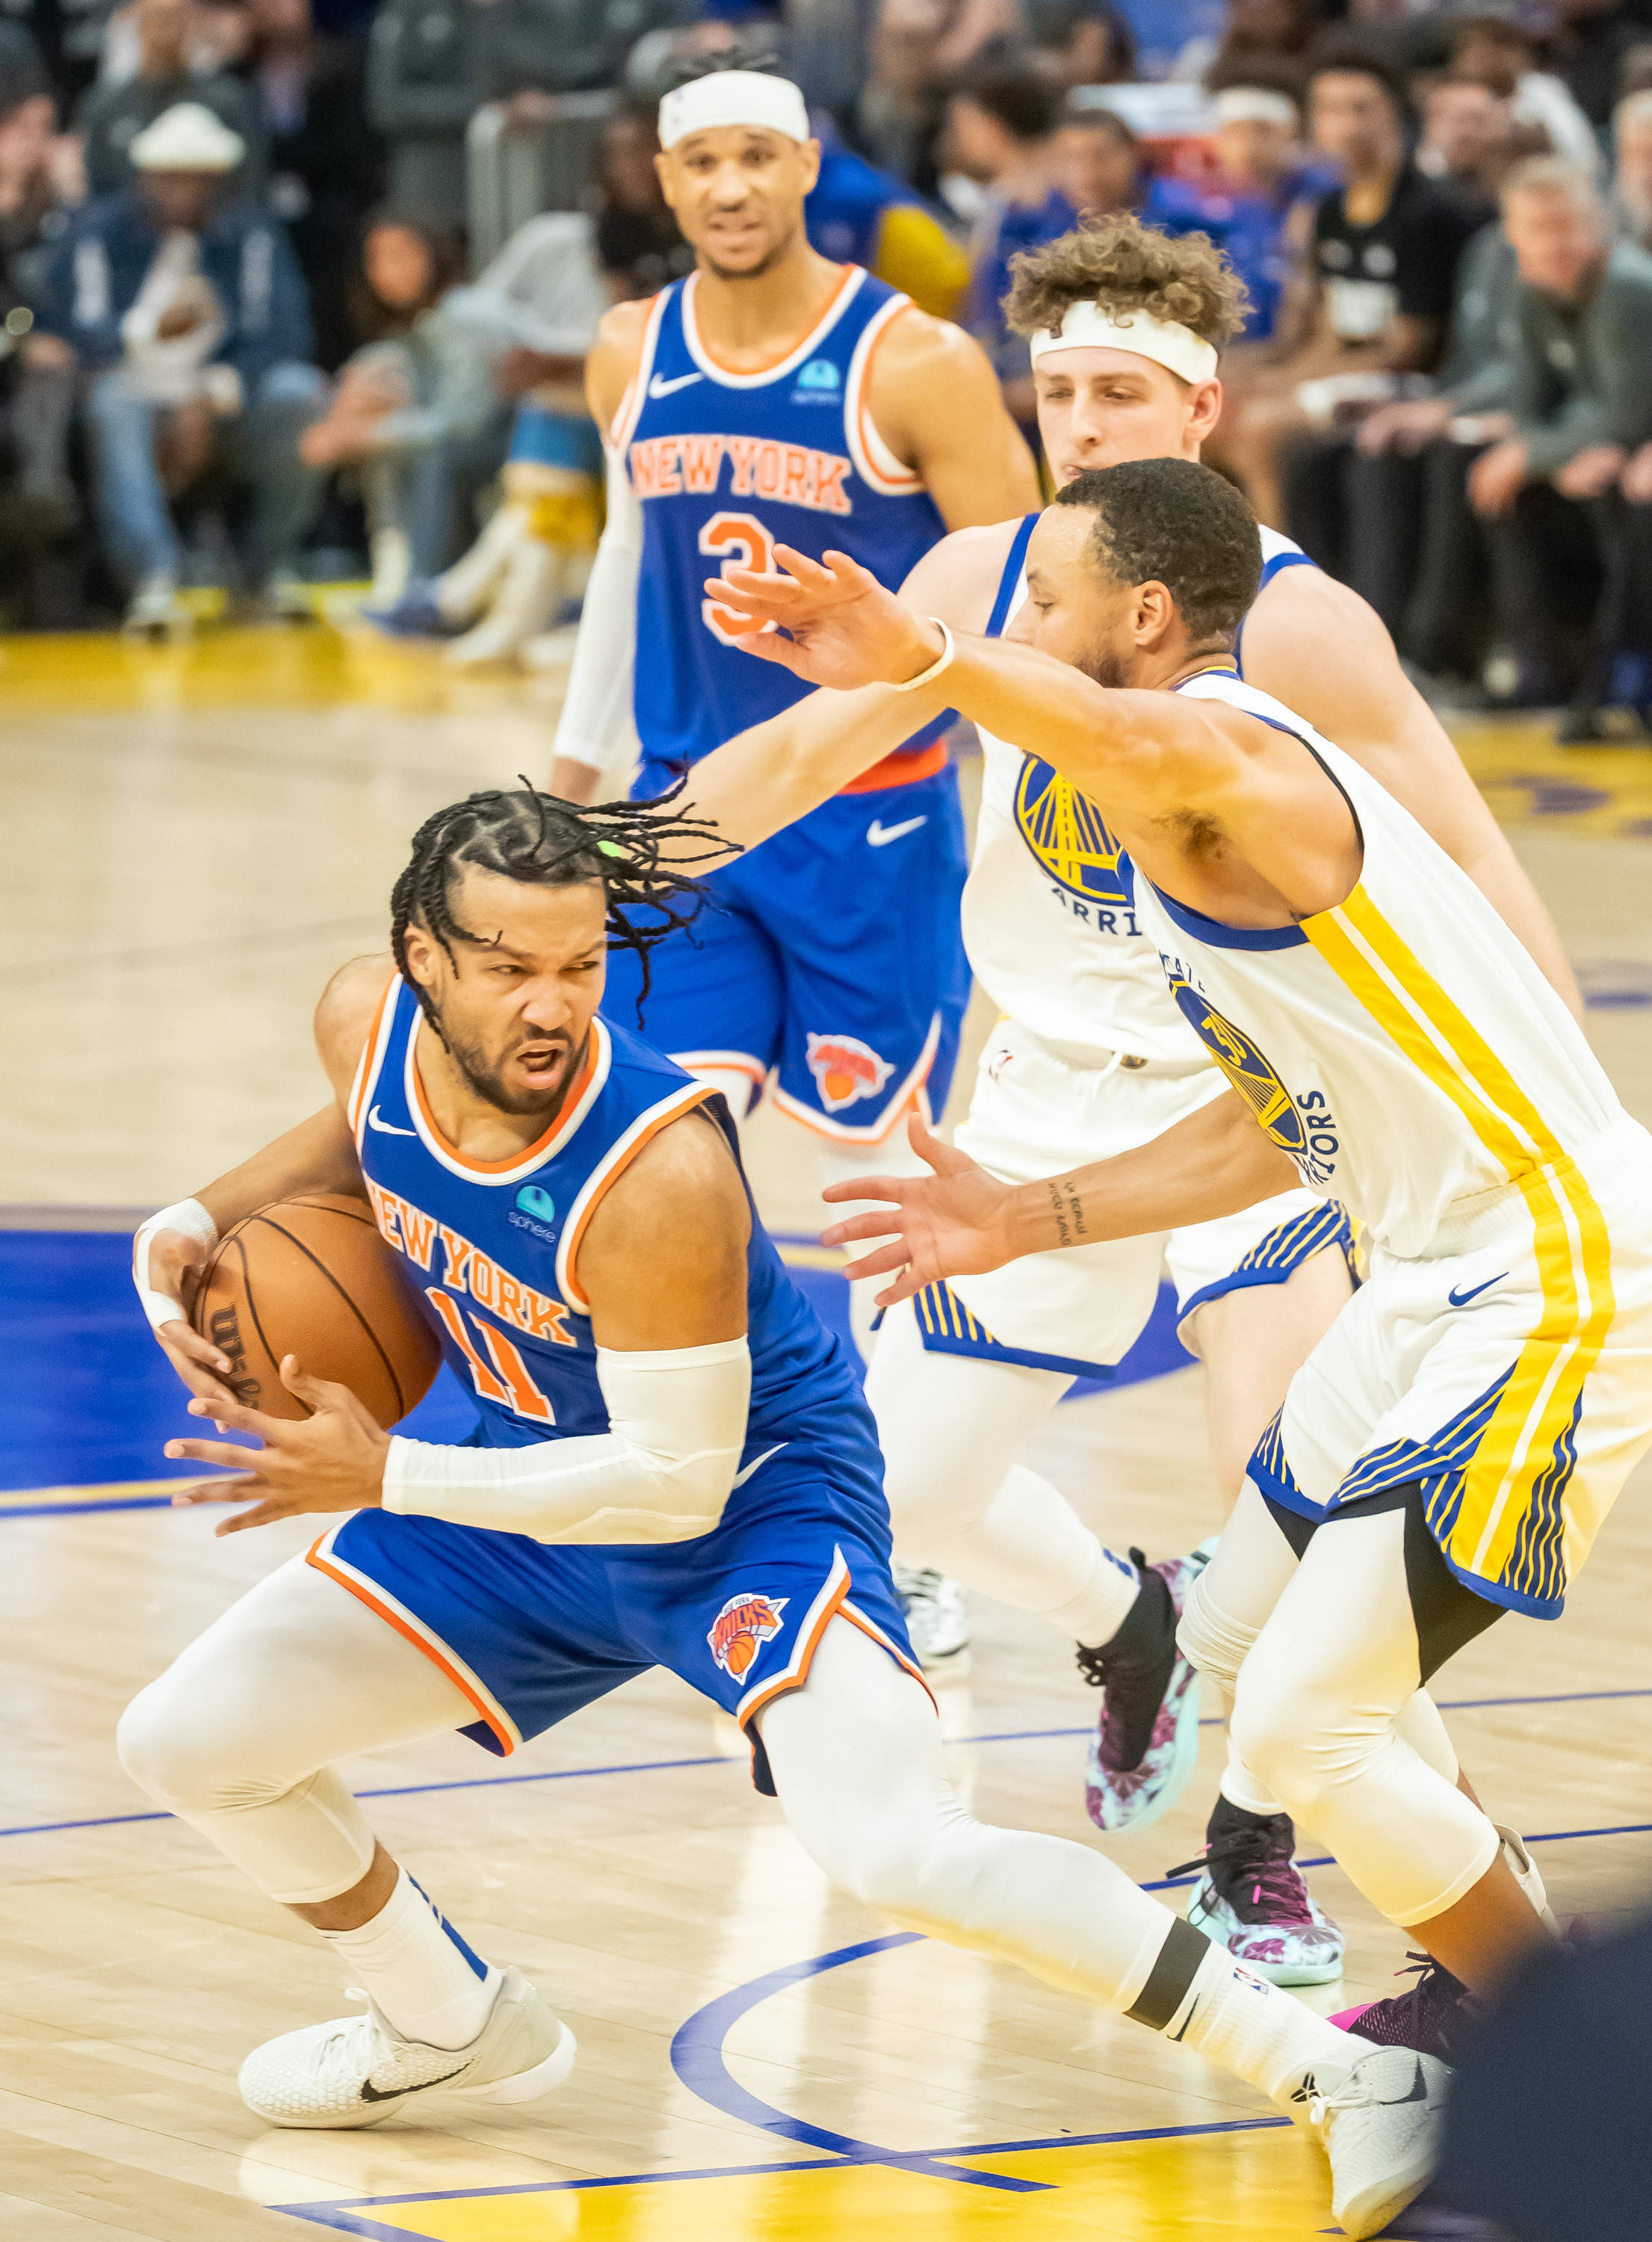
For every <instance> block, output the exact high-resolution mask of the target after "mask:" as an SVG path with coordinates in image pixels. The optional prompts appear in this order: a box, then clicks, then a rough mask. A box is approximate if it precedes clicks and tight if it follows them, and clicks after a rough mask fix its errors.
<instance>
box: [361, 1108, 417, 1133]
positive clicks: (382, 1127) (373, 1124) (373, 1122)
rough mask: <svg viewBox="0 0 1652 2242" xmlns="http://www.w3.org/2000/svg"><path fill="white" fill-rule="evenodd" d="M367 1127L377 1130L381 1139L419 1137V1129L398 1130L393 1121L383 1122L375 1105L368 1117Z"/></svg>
mask: <svg viewBox="0 0 1652 2242" xmlns="http://www.w3.org/2000/svg"><path fill="white" fill-rule="evenodd" d="M367 1126H368V1127H369V1128H370V1129H377V1130H378V1133H379V1135H380V1136H381V1137H417V1136H418V1130H417V1129H398V1127H397V1126H396V1124H395V1123H394V1122H393V1121H381V1120H380V1119H379V1118H378V1106H377V1105H374V1106H373V1108H372V1109H371V1111H370V1112H369V1114H368V1116H367Z"/></svg>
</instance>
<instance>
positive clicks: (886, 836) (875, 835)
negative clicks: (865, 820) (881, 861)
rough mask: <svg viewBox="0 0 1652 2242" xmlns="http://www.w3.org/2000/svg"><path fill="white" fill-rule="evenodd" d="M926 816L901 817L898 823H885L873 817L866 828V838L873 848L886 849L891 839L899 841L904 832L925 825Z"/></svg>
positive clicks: (914, 830) (912, 830)
mask: <svg viewBox="0 0 1652 2242" xmlns="http://www.w3.org/2000/svg"><path fill="white" fill-rule="evenodd" d="M928 822H929V819H928V816H922V817H906V818H903V819H902V820H901V822H900V824H899V825H886V824H885V823H884V822H883V821H882V819H881V818H877V817H874V818H873V821H872V822H871V824H870V825H868V826H867V828H866V838H867V840H868V841H870V842H871V843H872V845H873V848H874V849H886V848H887V847H888V846H889V843H890V842H892V841H899V840H900V837H901V836H902V834H904V833H915V832H916V831H917V830H918V828H919V827H920V825H927V824H928Z"/></svg>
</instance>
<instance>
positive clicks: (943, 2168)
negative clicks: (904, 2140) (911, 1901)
mask: <svg viewBox="0 0 1652 2242" xmlns="http://www.w3.org/2000/svg"><path fill="white" fill-rule="evenodd" d="M919 1941H920V1933H919V1932H917V1931H915V1930H897V1931H893V1932H891V1933H890V1934H889V1935H888V1936H887V1937H883V1938H867V1939H863V1940H862V1941H861V1942H860V1943H859V1945H856V1946H839V1948H837V1949H836V1950H835V1951H834V1952H833V1953H830V1954H813V1955H811V1956H810V1957H809V1958H808V1959H807V1960H806V1961H805V1962H791V1963H787V1964H786V1967H785V1968H784V1969H781V1970H769V1971H768V1972H767V1973H766V1975H765V1976H764V1977H752V1978H749V1979H748V1980H747V1981H746V1984H743V1985H737V1986H736V1987H735V1988H734V1990H733V1991H732V1992H731V1993H719V1995H718V1997H717V1998H716V1999H715V2000H714V2001H708V2002H707V2003H706V2005H705V2007H704V2008H701V2009H696V2010H695V2011H694V2013H693V2015H692V2017H689V2019H688V2021H687V2023H686V2024H684V2025H683V2026H682V2027H681V2029H680V2030H679V2031H678V2033H677V2036H676V2037H675V2038H674V2039H673V2040H672V2044H671V2064H672V2070H673V2071H675V2072H676V2073H677V2076H678V2077H679V2078H680V2079H681V2080H682V2082H683V2084H684V2085H685V2086H686V2087H687V2089H688V2090H689V2091H690V2093H691V2094H697V2095H698V2096H699V2098H700V2100H701V2101H702V2102H709V2103H710V2104H711V2106H712V2109H713V2110H720V2111H722V2113H723V2115H724V2116H725V2117H726V2118H739V2119H740V2121H741V2122H742V2123H743V2124H745V2125H756V2126H758V2127H759V2128H760V2129H761V2130H762V2131H764V2132H766V2133H773V2134H776V2135H778V2137H779V2138H780V2139H781V2140H783V2141H797V2142H800V2143H802V2144H804V2145H806V2146H807V2147H809V2148H812V2149H833V2150H835V2151H837V2153H838V2154H839V2156H844V2157H848V2158H852V2159H853V2161H854V2162H855V2163H857V2164H878V2165H893V2166H895V2167H896V2168H897V2169H898V2170H900V2171H901V2172H921V2173H924V2174H925V2175H926V2177H927V2178H931V2179H952V2180H961V2181H964V2182H965V2183H966V2184H967V2185H971V2186H974V2187H992V2188H997V2189H999V2190H1000V2191H1001V2192H1004V2193H1006V2194H1009V2195H1033V2194H1041V2193H1042V2192H1044V2189H1045V2187H1046V2185H1047V2183H1046V2182H1045V2181H1043V2180H1033V2179H1012V2178H1009V2177H1008V2176H1007V2175H1006V2174H1004V2173H1002V2172H963V2171H960V2170H959V2169H958V2168H957V2166H956V2165H947V2164H943V2163H941V2162H940V2161H939V2160H938V2159H937V2158H934V2157H933V2156H921V2155H920V2156H913V2155H908V2154H904V2153H902V2151H900V2150H897V2149H884V2148H880V2147H878V2146H877V2145H876V2144H875V2143H873V2142H871V2141H861V2140H857V2139H856V2138H854V2136H853V2134H850V2133H834V2132H832V2131H828V2130H827V2128H826V2127H825V2126H823V2125H810V2124H808V2123H807V2122H806V2120H805V2119H803V2118H788V2117H787V2116H786V2112H785V2111H783V2110H777V2109H776V2108H775V2107H774V2106H773V2104H772V2103H768V2102H765V2101H762V2100H761V2099H759V2097H758V2096H757V2095H755V2094H752V2093H751V2092H749V2091H747V2089H746V2087H744V2086H742V2085H741V2084H740V2083H739V2080H738V2079H737V2078H735V2077H734V2075H733V2073H732V2071H730V2070H729V2067H728V2060H727V2057H726V2056H725V2054H724V2052H723V2043H724V2041H725V2040H726V2038H727V2037H728V2035H729V2033H730V2032H731V2031H732V2030H733V2028H734V2026H735V2025H736V2024H739V2021H740V2018H741V2017H743V2016H745V2015H746V2011H747V2010H750V2009H754V2008H756V2007H758V2006H759V2004H761V2003H762V2002H764V2001H767V2000H772V1998H773V1997H774V1995H775V1994H776V1993H783V1992H785V1991H786V1989H787V1987H788V1986H791V1985H800V1984H805V1983H806V1981H807V1980H808V1979H809V1978H811V1977H820V1976H822V1975H823V1974H824V1972H825V1971H826V1970H840V1969H841V1968H842V1967H843V1965H844V1963H846V1962H859V1961H862V1960H864V1958H865V1957H866V1956H867V1955H868V1954H886V1953H888V1952H890V1951H891V1950H892V1949H893V1948H894V1947H897V1946H914V1945H916V1944H918V1943H919Z"/></svg>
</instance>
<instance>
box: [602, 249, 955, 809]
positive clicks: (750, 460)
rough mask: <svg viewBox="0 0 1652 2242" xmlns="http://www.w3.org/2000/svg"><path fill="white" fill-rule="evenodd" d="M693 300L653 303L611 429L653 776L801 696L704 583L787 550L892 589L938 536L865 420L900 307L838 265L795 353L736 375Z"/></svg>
mask: <svg viewBox="0 0 1652 2242" xmlns="http://www.w3.org/2000/svg"><path fill="white" fill-rule="evenodd" d="M697 287H698V279H697V276H693V275H691V276H690V278H689V279H686V280H681V281H676V282H673V284H672V286H670V287H669V288H667V289H665V291H664V292H663V293H662V294H661V295H659V296H658V297H656V298H655V299H654V304H653V308H652V312H651V314H650V317H649V321H648V326H647V331H646V333H645V337H644V340H643V348H642V356H641V359H640V360H639V364H638V367H637V371H636V374H635V376H634V377H633V379H632V386H631V388H630V389H629V390H628V391H627V393H626V397H625V403H624V404H623V405H622V406H621V407H620V411H619V419H618V420H617V421H616V423H615V428H614V441H615V444H616V446H618V447H619V449H620V450H622V451H623V453H624V455H625V465H626V468H627V471H628V473H630V476H631V480H632V487H634V489H635V490H636V493H637V496H638V498H639V500H640V502H641V507H642V517H643V551H642V567H641V574H640V577H639V585H638V593H637V656H638V658H637V683H636V716H637V731H638V735H639V738H640V740H641V742H642V747H643V755H644V756H645V760H646V761H647V762H666V763H669V762H678V761H680V760H683V759H686V760H688V761H690V762H692V761H696V760H698V758H699V756H701V755H709V754H710V753H711V751H712V748H717V747H720V746H721V745H722V743H723V742H724V741H725V740H730V739H732V738H733V736H734V735H735V734H736V733H737V732H741V731H744V730H745V729H746V727H747V726H748V725H751V724H758V723H761V722H764V721H765V720H766V718H768V717H770V716H773V715H779V711H780V710H781V709H782V708H790V706H791V705H792V703H793V701H798V700H800V699H801V698H802V696H803V695H804V694H805V693H806V692H807V691H808V689H809V688H808V687H807V686H806V684H804V683H803V681H801V680H800V679H798V678H795V677H793V675H791V674H790V672H789V671H787V670H784V669H780V668H777V667H776V666H775V665H774V664H773V663H772V662H761V661H753V660H752V657H751V656H750V655H749V654H742V653H740V652H739V648H738V646H737V644H736V642H735V637H734V635H733V634H732V631H731V628H730V626H731V624H734V623H737V621H738V619H737V618H735V617H733V616H732V615H731V614H729V612H728V611H727V610H726V609H724V608H722V607H719V605H718V603H717V601H715V600H714V599H712V598H711V597H709V596H708V595H707V594H706V592H705V590H704V588H703V587H704V583H705V580H706V578H707V577H708V576H715V575H718V574H720V573H721V572H722V571H723V570H724V569H726V568H730V567H736V568H755V569H759V570H764V569H768V568H771V567H772V554H773V551H774V547H775V546H776V545H777V544H786V545H790V546H792V547H794V548H795V549H796V550H797V551H799V552H800V553H806V554H809V556H810V557H811V558H812V559H815V560H818V559H819V557H820V555H821V554H823V553H825V552H826V551H827V550H828V549H829V548H830V549H835V550H836V551H838V552H841V553H847V554H850V555H851V556H852V557H853V559H854V560H856V561H860V562H861V563H862V564H863V565H864V566H865V567H868V568H870V569H871V570H872V572H873V574H874V575H875V576H876V577H877V578H878V579H879V581H880V582H881V583H885V584H887V585H890V586H892V587H893V586H897V585H899V584H900V583H901V582H902V581H903V580H904V579H905V577H906V574H907V573H908V572H909V570H910V569H911V568H912V567H913V566H914V565H915V563H916V562H917V561H919V560H920V559H921V558H922V556H923V554H926V552H927V551H928V550H929V548H930V547H931V546H932V545H933V544H934V543H935V542H936V541H937V540H939V539H940V537H942V536H943V535H944V534H946V527H945V524H944V523H943V522H942V520H941V518H940V514H938V513H937V511H936V509H935V503H934V500H933V499H932V498H931V497H930V496H929V493H928V492H927V491H926V489H925V487H924V486H923V483H922V481H921V480H920V478H919V477H918V476H917V475H915V474H914V473H913V472H912V470H911V469H910V468H908V467H904V466H903V465H902V464H901V462H900V460H897V459H896V458H895V457H894V456H893V453H891V452H890V451H889V449H888V447H887V446H886V445H885V444H884V443H883V441H882V440H881V439H880V436H879V434H878V432H877V430H876V429H875V428H874V427H873V424H872V419H871V415H870V413H868V411H867V409H866V392H867V387H868V377H869V373H870V369H871V366H872V359H873V352H875V350H876V349H877V347H878V345H879V342H880V339H881V338H882V337H883V336H884V335H885V334H886V332H887V331H888V329H889V327H890V326H891V324H892V323H893V321H894V320H895V319H898V318H899V317H900V314H901V312H903V311H905V310H906V309H907V308H908V299H906V297H905V296H902V295H900V294H898V293H897V292H895V290H893V288H890V287H887V286H886V285H885V284H884V283H883V282H882V281H881V280H874V279H873V278H872V276H871V274H870V273H868V272H863V271H862V270H861V268H860V267H859V265H845V266H843V268H842V270H841V274H840V277H839V281H838V285H837V287H836V290H835V292H834V293H833V297H832V300H831V302H830V303H829V304H828V305H826V310H825V311H824V312H822V313H821V315H820V317H819V319H818V320H817V321H816V322H815V324H814V326H813V328H812V329H811V330H810V332H808V333H807V334H806V336H805V337H804V338H803V339H802V341H801V342H799V343H798V344H797V345H796V346H794V347H793V349H791V350H790V351H788V352H786V355H785V357H784V358H782V359H780V360H779V363H778V364H776V365H774V366H771V367H769V368H767V369H766V371H764V372H763V373H730V372H729V371H728V370H727V369H726V368H725V367H723V366H719V363H718V361H717V359H715V358H714V357H713V356H712V352H711V351H710V350H709V349H708V348H707V346H706V344H705V343H704V342H703V341H702V340H701V339H700V335H699V329H698V327H697V326H696V323H695V297H696V293H697ZM940 728H941V727H940V726H931V727H930V728H929V730H928V731H927V732H926V733H925V734H923V735H920V737H919V739H918V740H917V741H915V742H909V743H908V748H907V750H906V752H908V753H918V752H920V751H921V750H922V748H924V747H926V745H928V744H929V743H930V742H932V740H933V739H934V738H936V737H938V736H939V731H940ZM868 783H877V784H885V785H886V784H887V783H888V778H887V776H884V777H882V778H880V779H878V780H876V781H873V780H872V779H871V778H870V776H869V777H868V779H866V780H863V781H862V782H861V784H862V786H865V785H866V784H868Z"/></svg>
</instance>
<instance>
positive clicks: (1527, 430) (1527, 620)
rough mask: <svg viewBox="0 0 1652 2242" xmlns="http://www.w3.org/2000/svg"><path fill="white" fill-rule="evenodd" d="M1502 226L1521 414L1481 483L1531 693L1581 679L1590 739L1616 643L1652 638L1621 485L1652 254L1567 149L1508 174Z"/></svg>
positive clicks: (1651, 408)
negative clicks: (1514, 315) (1508, 247)
mask: <svg viewBox="0 0 1652 2242" xmlns="http://www.w3.org/2000/svg"><path fill="white" fill-rule="evenodd" d="M1503 225H1504V227H1505V229H1506V231H1507V232H1508V238H1509V240H1510V242H1511V243H1512V244H1513V246H1514V251H1515V258H1516V259H1517V260H1518V263H1519V267H1520V278H1521V283H1522V285H1521V292H1520V346H1519V352H1518V356H1517V358H1516V361H1515V388H1514V397H1513V413H1514V426H1513V428H1512V429H1511V431H1510V433H1508V435H1507V436H1506V437H1504V438H1503V440H1502V441H1501V442H1500V443H1496V444H1494V445H1493V446H1491V447H1490V449H1489V450H1488V451H1487V452H1485V453H1482V454H1481V457H1480V458H1479V459H1478V460H1475V464H1474V467H1473V468H1472V470H1471V472H1470V473H1469V477H1468V491H1469V496H1470V498H1471V499H1472V500H1473V502H1474V506H1475V510H1476V512H1477V513H1478V514H1480V515H1481V518H1482V519H1483V520H1486V521H1487V522H1488V523H1489V524H1490V525H1491V528H1492V535H1493V547H1494V557H1495V563H1496V576H1497V591H1498V603H1499V607H1500V610H1501V614H1502V622H1503V626H1504V630H1505V634H1506V635H1507V637H1508V641H1509V642H1510V644H1511V645H1512V646H1513V647H1514V648H1515V651H1516V653H1517V654H1518V656H1519V659H1520V663H1521V680H1520V688H1519V698H1520V699H1521V700H1522V701H1525V702H1527V703H1529V704H1535V705H1542V704H1545V703H1547V702H1549V701H1553V700H1555V699H1556V698H1560V697H1563V696H1564V695H1565V694H1566V693H1567V692H1568V691H1569V693H1570V694H1571V696H1572V707H1571V710H1570V713H1569V715H1568V719H1567V721H1566V722H1565V723H1564V725H1563V726H1562V732H1561V734H1560V737H1561V738H1562V740H1563V741H1571V740H1579V739H1592V738H1595V737H1598V736H1599V727H1598V722H1597V718H1596V710H1597V708H1598V706H1599V704H1600V702H1601V701H1602V699H1603V698H1604V696H1605V681H1606V675H1607V670H1608V668H1609V663H1610V661H1611V657H1612V655H1613V654H1614V653H1615V652H1616V651H1617V650H1619V649H1620V648H1622V646H1624V645H1625V644H1628V643H1633V644H1635V645H1636V646H1639V647H1644V646H1645V645H1646V644H1647V643H1648V637H1647V625H1648V620H1649V619H1648V618H1647V617H1646V616H1645V615H1644V614H1635V613H1632V612H1631V611H1630V609H1629V587H1630V581H1631V574H1632V568H1631V562H1632V559H1633V556H1632V554H1631V553H1630V551H1629V545H1628V541H1627V540H1628V536H1629V530H1630V529H1631V528H1632V527H1634V528H1639V527H1643V525H1642V524H1641V523H1638V522H1637V523H1636V524H1634V525H1630V524H1627V523H1626V522H1625V520H1624V516H1623V511H1622V500H1621V497H1620V495H1619V489H1618V486H1619V483H1620V480H1621V479H1622V475H1623V473H1624V470H1625V467H1627V466H1628V465H1629V461H1630V459H1631V456H1632V455H1633V456H1638V454H1639V453H1640V451H1641V448H1642V446H1645V445H1646V444H1647V443H1648V440H1649V439H1652V257H1649V256H1648V254H1647V252H1645V251H1644V250H1642V249H1641V248H1639V247H1637V246H1636V245H1635V243H1633V242H1629V241H1618V242H1614V241H1613V240H1612V238H1611V227H1610V221H1609V216H1608V212H1607V210H1606V207H1605V205H1604V204H1603V203H1602V200H1601V198H1600V196H1599V194H1598V192H1597V191H1596V190H1595V185H1594V184H1593V182H1592V181H1591V180H1590V179H1589V178H1588V176H1587V175H1586V174H1585V173H1583V172H1582V171H1578V170H1577V169H1576V168H1575V166H1573V165H1570V164H1566V163H1564V162H1562V160H1561V159H1560V158H1555V157H1539V158H1534V159H1533V160H1532V161H1530V162H1528V163H1526V164H1520V165H1518V166H1517V167H1516V168H1515V171H1512V172H1511V173H1510V174H1509V177H1508V180H1507V181H1506V183H1505V185H1504V188H1503ZM1635 511H1636V513H1637V514H1640V513H1642V511H1643V509H1642V508H1640V507H1637V508H1636V509H1635Z"/></svg>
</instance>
